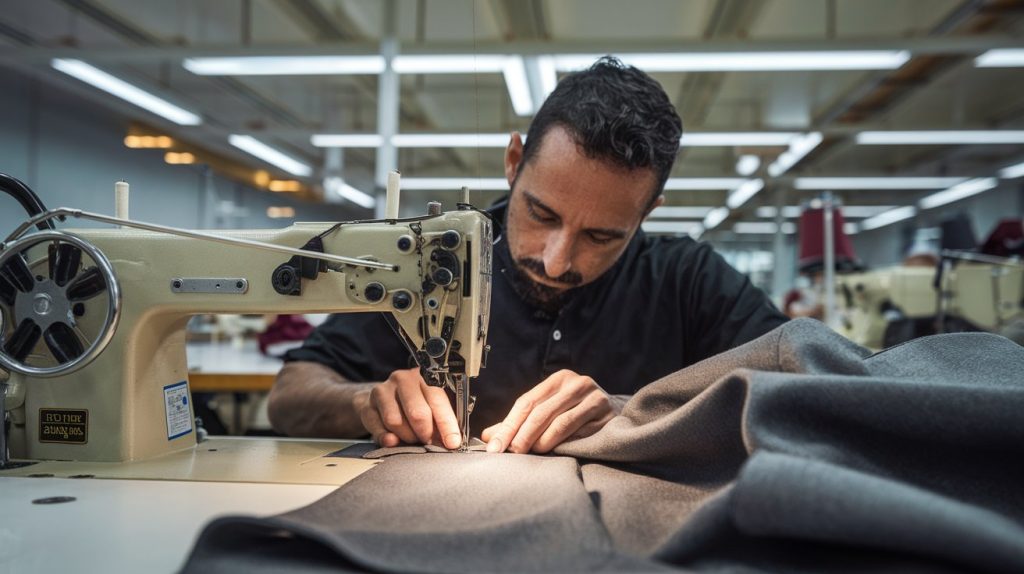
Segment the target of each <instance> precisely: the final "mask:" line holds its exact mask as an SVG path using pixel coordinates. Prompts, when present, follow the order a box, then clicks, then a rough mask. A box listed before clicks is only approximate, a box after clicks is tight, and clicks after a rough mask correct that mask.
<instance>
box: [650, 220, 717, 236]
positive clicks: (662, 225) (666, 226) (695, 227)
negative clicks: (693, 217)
mask: <svg viewBox="0 0 1024 574" xmlns="http://www.w3.org/2000/svg"><path fill="white" fill-rule="evenodd" d="M640 228H641V229H643V230H644V233H669V234H675V235H689V236H691V237H694V236H699V235H700V234H701V233H702V232H703V231H704V226H703V225H701V223H700V222H699V221H645V222H643V223H642V224H640Z"/></svg>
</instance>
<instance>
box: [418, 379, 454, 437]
mask: <svg viewBox="0 0 1024 574" xmlns="http://www.w3.org/2000/svg"><path fill="white" fill-rule="evenodd" d="M424 395H426V400H427V405H429V406H430V411H431V412H432V413H434V423H435V424H436V425H437V426H436V428H437V433H436V434H437V435H440V438H441V442H442V443H443V444H444V447H445V448H447V449H456V448H459V446H461V445H462V430H461V429H460V428H459V421H458V419H456V418H455V412H454V411H453V410H452V404H451V403H450V402H448V394H447V393H445V392H444V389H442V388H440V387H430V386H428V387H426V388H425V389H424Z"/></svg>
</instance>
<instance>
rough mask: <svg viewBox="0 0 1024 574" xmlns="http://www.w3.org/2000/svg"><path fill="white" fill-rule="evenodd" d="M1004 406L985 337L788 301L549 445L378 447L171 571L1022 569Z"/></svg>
mask: <svg viewBox="0 0 1024 574" xmlns="http://www.w3.org/2000/svg"><path fill="white" fill-rule="evenodd" d="M1022 413H1024V348H1022V347H1020V346H1017V345H1015V344H1013V343H1012V342H1010V341H1008V340H1007V339H1004V338H1001V337H998V336H995V335H990V334H982V333H969V334H956V335H938V336H933V337H927V338H923V339H917V340H914V341H911V342H908V343H904V344H903V345H900V346H897V347H893V348H890V349H888V350H886V351H883V352H881V353H878V354H875V355H871V354H869V352H868V351H866V350H865V349H863V348H861V347H858V346H856V345H854V344H852V343H850V342H849V341H847V340H845V339H843V338H842V337H840V336H838V335H836V334H835V333H833V332H831V331H830V330H829V329H827V328H825V327H824V326H823V325H821V324H820V323H818V322H816V321H813V320H809V319H801V320H796V321H793V322H790V323H787V324H785V325H783V326H782V327H780V328H778V329H776V330H774V331H772V332H771V333H768V334H767V335H765V336H763V337H761V338H759V339H757V340H755V341H752V342H750V343H748V344H746V345H744V346H742V347H739V348H737V349H734V350H732V351H729V352H726V353H723V354H721V355H718V356H716V357H713V358H711V359H708V360H706V361H702V362H700V363H698V364H696V365H693V366H692V367H690V368H687V369H684V370H682V371H679V372H677V373H674V374H672V375H669V376H667V377H665V378H663V379H661V380H659V381H656V382H655V383H652V384H651V385H648V386H647V387H645V388H643V389H642V390H641V391H640V392H638V393H637V394H636V395H635V396H634V397H633V399H632V400H630V401H629V403H627V404H626V406H625V408H624V410H623V412H622V414H621V415H620V416H618V417H616V418H615V419H613V420H612V421H611V422H609V423H608V425H606V426H605V427H604V428H603V429H602V430H601V431H599V432H598V433H596V434H594V435H593V436H591V437H588V438H584V439H580V440H577V441H574V442H571V443H566V444H563V445H561V446H560V447H558V448H557V449H556V456H548V457H539V456H523V455H512V454H503V455H489V454H485V453H469V454H448V453H428V452H421V453H420V454H394V455H393V456H389V457H386V458H384V459H383V460H382V461H381V463H380V464H378V465H377V466H376V467H375V468H374V469H372V470H370V471H368V472H367V473H365V474H363V475H361V476H360V477H359V478H358V479H356V480H355V481H353V482H351V483H349V484H348V485H346V486H344V487H342V488H340V489H339V490H337V491H336V492H334V493H332V494H331V495H329V496H328V497H326V498H324V499H322V500H321V501H319V502H317V503H315V504H313V505H311V506H309V507H307V508H304V509H300V510H297V511H295V512H292V513H289V514H285V515H282V516H279V517H275V518H271V519H264V520H257V519H251V518H227V519H221V520H218V521H216V522H214V523H212V524H211V525H209V526H208V527H207V529H206V530H205V531H204V532H203V534H202V536H201V537H200V539H199V541H198V542H197V545H196V547H195V549H194V551H193V554H192V556H191V558H190V559H189V562H188V564H187V565H186V567H185V571H186V572H234V571H256V572H259V571H270V570H289V571H301V572H307V571H308V572H319V571H346V570H371V571H388V572H393V571H417V572H475V571H584V570H587V571H591V570H598V571H600V570H613V571H652V570H657V569H664V568H673V569H681V570H687V571H706V572H725V571H728V572H779V571H784V572H823V571H829V572H831V571H840V572H862V571H867V570H870V571H881V572H963V571H981V572H1010V571H1024V488H1022V487H1021V485H1022V484H1024V460H1022V458H1021V456H1020V453H1021V450H1022V445H1024V416H1022ZM420 450H421V451H422V450H423V449H420ZM254 548H255V549H259V550H258V553H257V554H255V555H251V554H250V553H249V550H250V549H254ZM253 556H255V557H253ZM261 569H262V570H261Z"/></svg>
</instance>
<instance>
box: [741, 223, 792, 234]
mask: <svg viewBox="0 0 1024 574" xmlns="http://www.w3.org/2000/svg"><path fill="white" fill-rule="evenodd" d="M780 229H781V230H782V233H785V234H787V235H788V234H791V233H796V224H795V223H793V222H792V221H786V222H784V223H783V224H782V227H781V228H780V227H779V226H778V225H776V224H775V223H773V222H771V221H739V222H737V223H735V224H734V225H733V226H732V230H733V232H734V233H741V234H759V235H775V234H776V233H778V232H779V230H780Z"/></svg>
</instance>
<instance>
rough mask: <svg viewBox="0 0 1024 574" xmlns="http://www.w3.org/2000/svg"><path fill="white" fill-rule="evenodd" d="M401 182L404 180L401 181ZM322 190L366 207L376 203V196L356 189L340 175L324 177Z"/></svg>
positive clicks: (368, 207) (369, 207)
mask: <svg viewBox="0 0 1024 574" xmlns="http://www.w3.org/2000/svg"><path fill="white" fill-rule="evenodd" d="M402 183H403V184H404V183H405V182H402ZM324 190H325V191H326V192H327V193H330V194H333V195H337V196H338V197H341V198H344V199H347V200H348V201H351V202H352V203H354V204H356V205H358V206H359V207H363V208H366V209H371V208H373V206H374V205H376V204H377V200H376V198H374V197H373V196H372V195H370V194H368V193H366V192H365V191H362V190H359V189H356V188H354V187H352V186H351V185H349V184H347V183H345V180H343V179H341V178H340V177H328V178H325V179H324Z"/></svg>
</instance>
